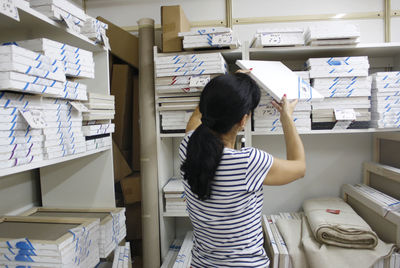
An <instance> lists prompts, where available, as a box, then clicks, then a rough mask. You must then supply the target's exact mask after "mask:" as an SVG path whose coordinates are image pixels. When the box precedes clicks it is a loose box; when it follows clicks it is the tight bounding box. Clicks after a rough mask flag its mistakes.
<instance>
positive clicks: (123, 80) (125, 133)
mask: <svg viewBox="0 0 400 268" xmlns="http://www.w3.org/2000/svg"><path fill="white" fill-rule="evenodd" d="M111 94H112V95H114V96H115V117H114V123H115V132H114V134H113V139H114V141H115V143H116V144H117V145H118V148H119V149H120V150H121V152H122V154H123V155H124V156H125V159H126V160H127V161H128V163H131V160H130V158H131V157H130V155H131V153H130V150H131V149H132V99H133V98H132V96H133V72H132V68H131V67H130V66H129V65H127V64H114V65H113V71H112V78H111ZM127 151H128V152H127Z"/></svg>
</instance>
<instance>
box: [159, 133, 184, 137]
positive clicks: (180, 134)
mask: <svg viewBox="0 0 400 268" xmlns="http://www.w3.org/2000/svg"><path fill="white" fill-rule="evenodd" d="M183 137H185V133H160V138H183Z"/></svg>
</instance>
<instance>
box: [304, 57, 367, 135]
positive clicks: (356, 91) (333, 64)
mask: <svg viewBox="0 0 400 268" xmlns="http://www.w3.org/2000/svg"><path fill="white" fill-rule="evenodd" d="M306 66H307V68H308V70H309V71H310V78H311V79H312V85H313V88H314V89H316V90H317V91H318V92H320V93H321V94H322V95H324V97H325V99H324V101H323V102H313V103H312V128H313V129H331V128H333V127H334V126H335V123H336V117H335V109H354V111H355V114H356V120H355V121H354V122H353V123H352V124H351V125H350V126H349V127H348V128H368V127H369V122H370V120H371V113H370V110H369V109H370V107H371V103H370V100H369V97H370V96H371V79H370V78H369V77H368V70H369V62H368V57H366V56H361V57H332V58H312V59H309V60H308V61H307V63H306Z"/></svg>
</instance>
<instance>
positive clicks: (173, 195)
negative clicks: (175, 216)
mask: <svg viewBox="0 0 400 268" xmlns="http://www.w3.org/2000/svg"><path fill="white" fill-rule="evenodd" d="M163 192H164V198H165V212H178V213H180V212H186V198H185V193H184V189H183V182H182V180H181V179H176V178H171V179H170V180H169V181H168V182H167V184H166V185H165V186H164V188H163Z"/></svg>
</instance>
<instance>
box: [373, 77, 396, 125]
mask: <svg viewBox="0 0 400 268" xmlns="http://www.w3.org/2000/svg"><path fill="white" fill-rule="evenodd" d="M372 79H373V80H372V97H371V102H372V126H373V127H377V128H400V72H379V73H375V74H373V75H372Z"/></svg>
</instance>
